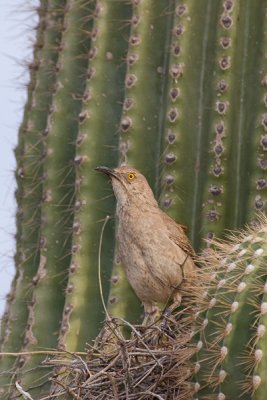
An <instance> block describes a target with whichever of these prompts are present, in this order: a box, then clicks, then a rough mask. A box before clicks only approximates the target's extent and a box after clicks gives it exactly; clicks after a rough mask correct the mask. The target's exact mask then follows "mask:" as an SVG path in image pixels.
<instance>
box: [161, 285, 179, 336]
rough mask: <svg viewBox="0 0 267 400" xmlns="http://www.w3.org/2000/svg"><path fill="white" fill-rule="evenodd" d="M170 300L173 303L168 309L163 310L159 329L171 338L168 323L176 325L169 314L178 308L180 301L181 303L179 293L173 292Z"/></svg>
mask: <svg viewBox="0 0 267 400" xmlns="http://www.w3.org/2000/svg"><path fill="white" fill-rule="evenodd" d="M172 298H173V303H172V304H171V305H170V306H169V307H166V308H165V309H164V310H163V314H162V316H163V320H162V323H161V329H162V330H163V331H165V332H166V333H168V334H169V335H170V336H172V335H171V332H170V323H174V324H175V323H176V321H175V319H174V318H171V313H172V312H173V311H174V310H175V309H176V308H177V307H179V306H180V304H181V301H182V296H181V293H179V292H177V291H175V292H174V293H173V295H172Z"/></svg>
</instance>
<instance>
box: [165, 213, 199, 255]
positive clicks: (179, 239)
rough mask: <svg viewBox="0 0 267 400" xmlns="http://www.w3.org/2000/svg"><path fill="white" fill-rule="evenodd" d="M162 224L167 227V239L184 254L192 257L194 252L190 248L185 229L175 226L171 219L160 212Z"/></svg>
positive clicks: (184, 227)
mask: <svg viewBox="0 0 267 400" xmlns="http://www.w3.org/2000/svg"><path fill="white" fill-rule="evenodd" d="M162 217H163V222H164V223H165V224H166V226H167V230H168V234H169V238H170V239H171V240H172V241H173V242H174V243H175V244H176V245H177V246H179V247H180V248H181V249H182V250H183V251H184V252H185V253H186V254H188V255H190V256H192V257H193V256H194V255H195V252H194V249H193V248H192V246H191V244H190V242H189V240H188V238H187V236H186V235H185V232H186V231H187V227H186V226H184V225H179V224H177V223H176V222H175V221H174V220H173V219H171V218H170V217H169V216H168V215H167V214H165V213H164V212H162Z"/></svg>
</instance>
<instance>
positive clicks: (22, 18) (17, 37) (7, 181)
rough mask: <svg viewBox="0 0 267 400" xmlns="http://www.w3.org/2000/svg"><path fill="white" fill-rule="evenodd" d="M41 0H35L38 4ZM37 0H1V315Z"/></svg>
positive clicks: (9, 268)
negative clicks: (18, 148)
mask: <svg viewBox="0 0 267 400" xmlns="http://www.w3.org/2000/svg"><path fill="white" fill-rule="evenodd" d="M36 3H37V1H35V4H36ZM33 5H34V1H31V2H30V1H29V2H28V1H23V0H0V127H1V130H0V188H1V189H0V315H2V314H3V310H4V304H5V295H6V294H7V293H8V291H9V287H10V282H11V279H12V277H13V275H14V264H13V255H14V251H15V241H14V234H15V213H16V205H15V200H14V191H15V185H16V183H15V178H14V170H15V159H14V155H13V149H14V148H15V146H16V142H17V132H18V127H19V125H20V122H21V120H22V111H23V106H24V103H25V99H26V83H27V82H28V73H27V66H26V64H27V62H29V61H30V60H31V55H32V42H33V39H34V30H33V27H34V25H35V24H36V17H35V14H34V12H33V11H32V9H33Z"/></svg>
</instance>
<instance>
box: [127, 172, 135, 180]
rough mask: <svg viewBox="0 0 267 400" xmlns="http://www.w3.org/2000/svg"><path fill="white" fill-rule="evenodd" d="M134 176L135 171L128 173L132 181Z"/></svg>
mask: <svg viewBox="0 0 267 400" xmlns="http://www.w3.org/2000/svg"><path fill="white" fill-rule="evenodd" d="M134 178H135V174H134V173H133V172H129V174H128V179H129V181H132V180H133V179H134Z"/></svg>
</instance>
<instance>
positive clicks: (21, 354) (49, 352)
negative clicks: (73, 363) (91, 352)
mask: <svg viewBox="0 0 267 400" xmlns="http://www.w3.org/2000/svg"><path fill="white" fill-rule="evenodd" d="M44 354H46V355H52V356H53V355H63V354H65V355H66V351H49V350H43V351H22V352H18V353H8V352H3V353H1V352H0V356H10V357H17V356H34V355H44ZM69 354H71V355H74V356H75V355H80V356H87V353H86V352H84V351H78V352H77V353H76V352H75V353H69Z"/></svg>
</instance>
